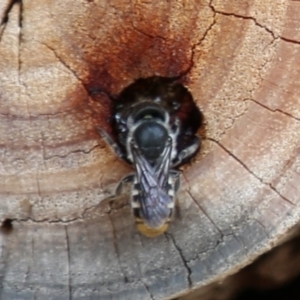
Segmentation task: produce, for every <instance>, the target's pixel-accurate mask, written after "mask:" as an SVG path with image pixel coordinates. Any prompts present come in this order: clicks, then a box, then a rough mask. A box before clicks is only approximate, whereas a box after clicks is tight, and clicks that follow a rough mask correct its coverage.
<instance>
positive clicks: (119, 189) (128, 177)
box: [115, 174, 135, 197]
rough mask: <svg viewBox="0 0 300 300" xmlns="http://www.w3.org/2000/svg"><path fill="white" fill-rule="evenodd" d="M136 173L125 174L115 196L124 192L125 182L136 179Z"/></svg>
mask: <svg viewBox="0 0 300 300" xmlns="http://www.w3.org/2000/svg"><path fill="white" fill-rule="evenodd" d="M134 177H135V175H134V174H129V175H127V176H125V177H124V178H123V179H122V180H121V181H120V182H119V184H118V186H117V188H116V191H115V197H117V196H119V195H120V194H121V192H122V189H123V187H124V185H125V184H127V183H129V182H133V181H134Z"/></svg>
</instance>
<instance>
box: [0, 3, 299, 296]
mask: <svg viewBox="0 0 300 300" xmlns="http://www.w3.org/2000/svg"><path fill="white" fill-rule="evenodd" d="M299 10H300V6H299V4H298V3H297V1H287V0H276V1H271V0H266V1H264V2H263V3H262V1H258V0H256V1H255V0H253V1H249V0H248V1H246V0H243V1H221V0H211V1H206V0H202V1H184V0H182V1H176V2H170V1H169V2H168V1H159V2H152V1H125V0H121V1H117V0H115V1H84V0H81V1H53V0H51V1H50V0H43V1H33V0H24V1H16V2H14V1H3V3H1V4H0V18H1V19H0V20H1V23H0V24H1V26H0V38H1V39H0V79H1V80H0V194H1V198H0V220H1V221H4V220H8V219H9V220H10V221H12V225H13V229H12V230H11V231H9V232H7V231H5V230H2V233H0V253H1V254H0V282H1V289H0V298H1V299H122V300H126V299H137V300H138V299H141V300H146V299H172V298H174V297H178V296H180V295H183V294H185V293H188V292H189V291H191V290H192V289H195V288H199V287H201V286H204V285H207V284H208V283H211V282H214V281H217V280H221V279H223V278H225V277H226V276H228V275H229V274H232V273H234V272H236V271H238V270H239V269H240V268H242V267H243V266H245V265H247V264H249V263H250V262H251V261H252V260H253V259H255V258H256V257H257V256H259V255H260V254H261V253H263V252H265V251H266V250H268V249H270V248H271V247H273V246H274V245H275V244H276V243H277V242H278V241H279V240H280V239H282V238H283V237H284V236H285V235H286V234H287V232H288V231H289V229H290V228H292V227H293V226H294V225H295V224H296V223H297V222H299V219H300V216H299V184H298V182H299V174H300V161H299V155H298V154H299V139H300V137H299V132H300V122H299V120H300V104H299V101H300V100H299V99H300V97H299V96H300V95H299V91H300V86H299V85H300V83H299V82H300V81H299V80H298V78H299V76H300V61H299V60H300V58H299V57H300V36H299V32H300V30H299V22H298V17H297V16H298V15H299V13H300V11H299ZM153 75H160V76H181V81H182V83H184V84H185V85H186V86H187V87H188V88H189V90H190V91H191V92H192V94H193V96H194V98H195V100H196V102H197V104H198V106H199V107H200V109H201V110H202V111H203V113H204V116H205V129H204V130H203V131H201V134H202V135H203V137H204V142H203V149H202V151H201V153H200V154H199V155H198V156H197V157H196V159H195V160H194V161H193V162H192V163H191V164H189V165H188V166H186V167H184V168H183V169H184V171H183V174H182V181H183V184H182V188H181V190H180V192H179V194H178V201H179V206H180V209H181V218H180V219H177V220H175V221H174V222H173V223H172V225H171V228H170V230H169V232H168V233H166V234H165V235H163V236H160V237H158V238H156V239H148V238H146V237H143V236H141V235H139V234H138V233H137V231H136V229H135V226H134V224H133V220H132V216H131V212H130V207H129V206H128V195H126V194H125V195H122V196H121V197H120V198H119V199H116V201H114V202H113V203H111V202H110V201H109V197H110V196H112V195H113V192H114V188H115V186H116V184H117V183H118V181H119V180H120V179H121V178H122V177H123V176H124V175H126V174H128V173H129V172H131V170H132V169H131V168H130V167H129V166H127V165H126V164H125V163H123V162H121V161H120V160H119V159H118V158H117V157H116V156H115V154H114V153H112V152H111V150H110V149H109V147H108V146H107V145H105V143H104V141H102V140H101V138H100V137H99V136H98V134H97V132H96V129H95V128H96V126H102V127H104V128H106V129H107V130H109V118H110V117H111V104H112V103H111V101H112V100H111V99H112V98H113V97H115V96H116V95H117V94H118V93H119V92H120V91H121V90H122V89H123V88H124V87H125V86H127V85H128V84H130V83H132V82H133V81H134V80H135V79H137V78H140V77H147V76H153ZM4 224H6V223H4ZM2 229H3V228H2Z"/></svg>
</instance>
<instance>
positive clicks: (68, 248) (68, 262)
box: [64, 225, 72, 300]
mask: <svg viewBox="0 0 300 300" xmlns="http://www.w3.org/2000/svg"><path fill="white" fill-rule="evenodd" d="M64 228H65V234H66V246H67V271H68V289H69V300H72V279H71V272H70V270H71V253H70V240H69V234H68V225H65V226H64Z"/></svg>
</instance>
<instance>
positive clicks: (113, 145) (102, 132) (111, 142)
mask: <svg viewBox="0 0 300 300" xmlns="http://www.w3.org/2000/svg"><path fill="white" fill-rule="evenodd" d="M97 131H98V133H99V135H100V136H101V137H102V138H103V139H104V141H105V142H106V143H107V144H109V145H110V147H111V148H112V149H113V150H114V152H115V153H116V154H117V155H118V156H119V157H120V158H123V159H124V157H125V154H124V153H123V151H122V150H121V148H120V147H119V146H118V144H117V143H116V142H115V141H114V140H113V139H112V137H111V136H110V135H109V134H108V133H107V132H106V131H105V130H104V129H102V128H101V127H97Z"/></svg>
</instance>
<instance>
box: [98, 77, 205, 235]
mask: <svg viewBox="0 0 300 300" xmlns="http://www.w3.org/2000/svg"><path fill="white" fill-rule="evenodd" d="M113 116H114V119H113V124H112V125H113V130H114V135H112V136H111V135H109V134H108V133H107V132H106V131H104V130H103V129H101V128H98V132H99V134H100V135H101V136H102V137H103V138H104V139H105V140H106V142H107V143H108V144H110V145H111V146H112V148H113V149H114V151H115V152H116V154H117V155H118V156H119V157H121V158H122V159H124V160H125V161H127V162H128V163H130V164H132V165H133V166H134V168H135V173H133V174H129V175H128V176H126V177H125V178H123V179H122V181H121V182H120V183H119V185H118V187H117V189H116V194H120V193H121V191H122V187H123V185H124V184H125V183H127V182H131V183H132V191H131V207H132V211H133V215H134V218H135V222H136V226H137V229H138V230H139V231H140V232H141V233H143V234H144V235H146V236H149V237H155V236H157V235H160V234H162V233H163V232H165V231H166V230H167V229H168V226H169V223H170V221H171V220H172V218H173V215H174V210H175V197H176V192H177V191H178V189H179V186H180V172H179V171H178V170H177V169H176V168H177V167H178V166H180V165H182V164H183V163H185V162H187V161H188V160H189V159H190V158H191V157H192V156H194V155H195V154H196V153H197V151H198V150H199V148H200V144H201V140H200V138H199V137H198V136H197V135H196V132H197V130H198V129H199V127H200V126H201V124H202V113H201V112H200V110H199V109H198V107H197V106H196V104H195V103H194V101H193V98H192V95H191V94H190V93H189V91H188V90H187V89H186V88H185V87H184V86H183V85H181V84H179V83H177V82H176V81H175V80H174V79H173V78H163V77H157V76H154V77H149V78H145V79H139V80H137V81H136V82H134V83H133V84H131V85H130V86H128V87H127V88H125V89H124V90H123V92H122V93H121V94H120V96H119V98H118V99H117V100H116V101H115V108H114V114H113ZM114 137H115V138H114Z"/></svg>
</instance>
